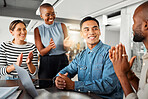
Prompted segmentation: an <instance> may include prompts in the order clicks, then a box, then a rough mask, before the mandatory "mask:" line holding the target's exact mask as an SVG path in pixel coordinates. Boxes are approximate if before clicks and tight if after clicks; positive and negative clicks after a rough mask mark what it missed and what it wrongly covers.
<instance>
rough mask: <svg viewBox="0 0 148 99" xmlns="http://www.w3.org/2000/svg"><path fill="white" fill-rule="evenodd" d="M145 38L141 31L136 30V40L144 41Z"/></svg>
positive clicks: (134, 39)
mask: <svg viewBox="0 0 148 99" xmlns="http://www.w3.org/2000/svg"><path fill="white" fill-rule="evenodd" d="M144 39H145V37H144V36H143V35H142V33H141V32H140V33H137V32H135V35H134V38H133V41H134V42H142V41H143V40H144Z"/></svg>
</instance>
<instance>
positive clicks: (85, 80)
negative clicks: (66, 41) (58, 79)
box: [57, 40, 123, 99]
mask: <svg viewBox="0 0 148 99" xmlns="http://www.w3.org/2000/svg"><path fill="white" fill-rule="evenodd" d="M109 49H110V46H108V45H106V44H103V43H102V42H101V40H100V41H99V43H98V44H97V45H96V46H95V47H94V48H93V49H92V50H90V49H89V48H87V49H85V50H83V51H82V52H81V53H79V54H78V55H77V56H76V57H75V59H74V60H73V61H72V62H71V63H70V64H69V65H68V66H67V67H65V68H64V69H62V70H61V71H60V73H62V74H65V73H66V72H68V77H69V78H72V77H74V76H75V75H76V74H78V81H75V91H80V92H94V93H96V94H97V95H99V96H101V97H103V98H111V99H122V98H123V91H122V88H121V85H120V83H119V80H118V78H117V76H116V74H115V72H114V68H113V65H112V62H111V61H110V59H109V51H108V50H109ZM57 76H58V74H57Z"/></svg>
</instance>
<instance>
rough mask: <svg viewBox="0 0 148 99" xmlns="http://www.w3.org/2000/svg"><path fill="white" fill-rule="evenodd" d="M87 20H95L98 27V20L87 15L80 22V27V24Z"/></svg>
mask: <svg viewBox="0 0 148 99" xmlns="http://www.w3.org/2000/svg"><path fill="white" fill-rule="evenodd" d="M89 20H93V21H95V22H96V23H97V24H98V27H99V22H98V20H96V19H95V18H93V17H90V16H88V17H85V18H84V19H83V20H82V21H81V22H80V29H81V28H82V24H83V23H84V22H86V21H89Z"/></svg>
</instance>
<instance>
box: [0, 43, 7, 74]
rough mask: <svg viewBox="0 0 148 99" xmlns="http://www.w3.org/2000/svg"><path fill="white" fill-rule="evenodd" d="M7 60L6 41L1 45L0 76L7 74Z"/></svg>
mask: <svg viewBox="0 0 148 99" xmlns="http://www.w3.org/2000/svg"><path fill="white" fill-rule="evenodd" d="M6 68H7V60H6V55H5V46H4V42H3V43H2V44H1V45H0V76H2V75H6V74H7V72H6Z"/></svg>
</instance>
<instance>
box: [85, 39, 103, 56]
mask: <svg viewBox="0 0 148 99" xmlns="http://www.w3.org/2000/svg"><path fill="white" fill-rule="evenodd" d="M102 45H103V43H102V41H101V40H99V43H98V44H97V45H96V46H95V47H94V48H93V49H92V50H90V49H89V48H88V47H87V49H86V51H87V54H89V53H91V52H96V51H97V50H98V49H100V48H101V46H102Z"/></svg>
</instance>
